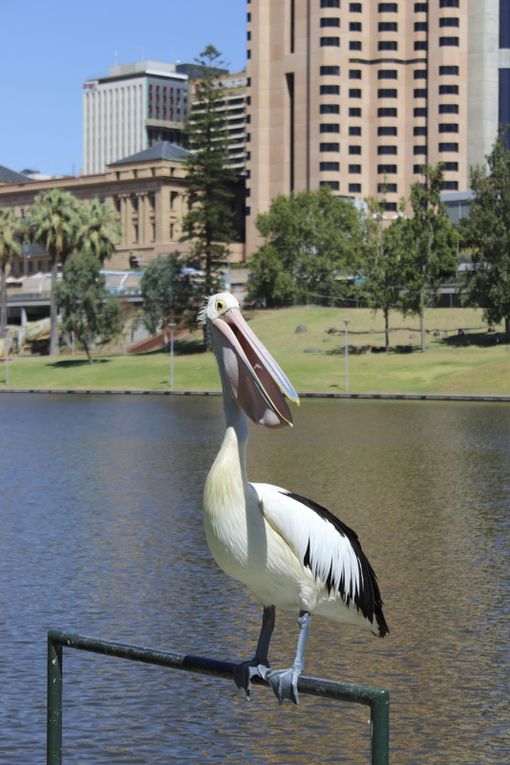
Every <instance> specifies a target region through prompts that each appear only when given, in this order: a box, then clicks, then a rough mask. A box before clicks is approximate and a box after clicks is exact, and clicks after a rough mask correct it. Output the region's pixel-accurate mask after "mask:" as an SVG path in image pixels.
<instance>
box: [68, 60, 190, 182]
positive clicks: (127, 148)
mask: <svg viewBox="0 0 510 765" xmlns="http://www.w3.org/2000/svg"><path fill="white" fill-rule="evenodd" d="M187 118H188V75H187V74H185V73H183V72H178V71H177V67H176V66H175V65H174V64H165V63H161V62H156V61H139V62H138V63H136V64H127V65H124V66H114V67H111V68H110V70H109V72H108V76H106V77H100V78H98V79H95V80H87V81H86V82H85V83H84V85H83V170H82V172H83V174H84V175H90V174H94V173H103V172H104V171H105V169H106V167H107V165H109V164H111V163H112V162H115V161H117V160H119V159H122V158H123V157H126V156H128V155H131V154H135V153H136V152H139V151H143V150H145V149H147V148H149V147H150V146H152V145H153V144H155V143H159V142H161V141H170V142H172V143H178V144H179V143H181V142H182V133H183V129H184V125H185V123H186V120H187Z"/></svg>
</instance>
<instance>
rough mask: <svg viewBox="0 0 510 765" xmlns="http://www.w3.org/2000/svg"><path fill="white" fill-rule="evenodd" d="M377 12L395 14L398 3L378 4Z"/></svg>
mask: <svg viewBox="0 0 510 765" xmlns="http://www.w3.org/2000/svg"><path fill="white" fill-rule="evenodd" d="M377 10H378V11H379V13H397V11H398V3H379V5H378V6H377Z"/></svg>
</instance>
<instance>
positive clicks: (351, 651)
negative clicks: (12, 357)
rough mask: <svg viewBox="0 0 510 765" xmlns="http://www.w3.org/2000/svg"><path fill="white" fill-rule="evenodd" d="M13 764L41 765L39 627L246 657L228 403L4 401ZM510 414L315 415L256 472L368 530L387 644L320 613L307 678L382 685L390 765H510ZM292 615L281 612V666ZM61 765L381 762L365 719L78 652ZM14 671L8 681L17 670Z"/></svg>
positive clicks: (453, 407)
mask: <svg viewBox="0 0 510 765" xmlns="http://www.w3.org/2000/svg"><path fill="white" fill-rule="evenodd" d="M0 423H1V430H2V438H1V439H0V464H1V465H2V509H1V518H2V531H1V533H0V625H1V631H2V635H3V638H4V645H5V646H8V655H9V661H8V662H7V661H6V662H4V663H3V664H2V665H0V667H1V668H0V681H1V684H2V689H3V692H2V695H3V701H2V705H3V712H4V714H3V720H4V724H3V725H2V726H1V727H0V760H2V761H5V762H16V763H20V764H21V765H25V764H26V765H28V764H29V763H30V765H32V763H33V762H37V761H42V760H43V752H44V732H45V690H46V679H45V654H46V646H45V634H46V630H47V629H48V628H49V627H55V626H56V627H62V628H65V629H72V630H76V631H80V632H83V633H86V634H91V635H96V636H101V637H104V638H108V639H112V640H118V641H122V642H131V643H136V644H139V645H148V646H151V647H154V648H160V649H162V650H165V649H173V650H176V651H183V652H185V651H187V652H191V653H198V654H200V653H202V654H205V655H211V656H216V657H218V658H226V659H231V660H234V659H237V658H245V657H246V656H248V655H250V654H251V653H252V651H253V648H254V643H255V640H256V637H257V634H258V630H259V626H260V624H259V621H260V613H259V611H260V609H259V607H258V606H257V605H256V604H255V603H254V601H253V600H252V599H251V598H250V596H249V595H248V594H247V593H246V591H245V590H244V589H243V588H242V587H241V586H240V585H238V584H236V583H235V582H232V581H231V580H229V579H228V578H227V577H226V576H225V575H223V574H222V572H220V571H218V569H217V568H216V566H215V564H214V562H213V561H212V560H211V557H210V555H209V552H208V550H207V547H206V544H205V540H204V537H203V532H202V521H201V515H200V500H201V492H202V486H203V482H204V479H205V475H206V474H207V470H208V469H209V466H210V464H211V462H212V460H213V458H214V456H215V453H216V450H217V448H218V445H219V442H220V440H221V435H222V429H223V423H222V411H221V402H220V401H219V399H199V398H193V399H181V398H166V397H165V398H159V397H154V398H150V397H136V398H135V397H116V396H113V397H110V396H109V397H88V396H87V397H85V396H84V397H80V396H76V397H74V396H61V397H60V396H59V397H56V396H55V397H54V396H19V395H18V396H15V395H11V396H9V395H2V396H0ZM509 434H510V410H509V409H508V407H505V406H503V405H501V406H499V405H484V406H481V405H480V406H479V405H475V404H447V403H441V402H430V403H426V402H419V403H411V402H370V401H353V402H347V401H342V402H339V401H317V400H313V401H305V402H304V403H303V406H302V408H301V409H300V410H299V411H298V413H297V415H296V427H295V428H294V429H293V430H292V431H290V430H288V431H280V432H276V433H271V432H268V431H263V430H260V429H254V430H253V432H252V439H251V441H250V449H249V472H250V476H251V477H252V478H253V479H254V480H264V481H268V482H274V483H277V484H280V485H283V486H286V487H287V488H290V489H293V490H294V491H297V492H299V493H303V494H305V495H308V496H311V497H313V498H314V499H316V500H318V501H320V502H321V503H323V504H325V505H326V506H328V507H330V508H331V509H332V510H333V511H334V512H337V513H338V514H339V515H340V516H341V517H342V519H343V520H344V521H346V522H347V523H349V524H350V525H352V526H354V528H356V530H357V531H358V533H359V535H360V537H361V539H362V541H363V545H364V548H365V549H366V551H367V553H368V555H369V557H370V559H371V560H372V562H373V563H374V566H375V568H376V570H377V572H378V575H379V579H380V583H381V587H382V590H383V595H384V597H385V602H386V607H385V612H386V615H387V618H388V621H389V624H390V628H391V634H390V635H389V637H388V638H386V639H385V640H377V639H375V638H371V637H370V636H365V635H364V634H359V633H358V632H357V631H356V630H355V629H352V628H349V627H341V626H338V625H334V624H331V623H329V622H327V621H325V620H319V619H318V618H317V619H316V620H315V623H314V625H313V627H312V637H311V641H310V646H309V649H308V667H307V670H308V672H309V673H310V674H315V675H321V674H324V675H327V676H330V677H338V678H342V679H344V680H346V681H352V682H365V683H371V684H373V685H379V686H382V687H387V688H389V690H390V691H391V694H392V718H391V725H392V762H393V763H399V764H400V763H401V764H402V765H409V763H452V764H453V763H455V764H457V763H462V765H464V764H472V765H478V764H479V763H484V764H485V763H500V764H501V765H502V764H503V763H505V764H506V763H508V761H509V760H510V740H509V734H508V719H509V711H510V710H509V702H508V686H509V679H510V660H509V656H508V624H509V621H510V620H509V610H510V606H509V603H510V581H509V579H510V577H509V573H508V572H509V566H508V562H509V553H510V519H509V514H508V504H509V499H510V467H509V463H508V447H509V445H510V444H509V441H510V436H509ZM296 635H297V626H296V623H295V618H294V617H292V616H289V615H283V614H279V615H278V616H277V627H276V632H275V636H274V641H273V644H272V660H273V663H274V664H275V665H277V664H281V665H283V664H284V663H288V661H289V660H290V658H291V656H292V654H293V651H294V647H295V640H296ZM64 660H65V685H64V690H65V710H64V715H65V716H64V745H65V752H64V754H65V762H66V763H73V762H76V763H83V762H87V763H104V762H108V763H123V764H125V763H133V764H134V763H136V764H137V765H138V764H139V763H140V764H142V763H158V764H161V765H163V763H170V762H175V763H183V764H184V763H232V764H233V763H236V764H237V763H240V762H243V763H256V764H257V765H259V764H260V765H262V764H264V763H277V764H278V765H286V764H287V763H289V762H292V763H293V765H294V764H296V765H301V764H302V765H305V763H309V762H310V760H311V757H312V755H311V752H313V759H314V761H316V762H317V763H330V762H340V763H350V764H352V763H360V764H361V763H366V762H367V761H368V751H369V730H368V725H367V717H368V713H367V710H366V709H365V708H363V707H355V708H352V707H350V706H346V705H337V706H335V705H332V704H331V703H329V702H325V701H321V700H318V699H311V698H307V697H304V698H303V699H302V704H301V706H300V708H299V709H295V708H293V707H290V705H289V706H287V705H285V706H283V707H279V706H278V705H277V704H276V702H275V701H274V699H273V697H272V694H270V692H269V691H265V690H264V689H259V688H257V689H255V692H254V694H253V701H252V702H251V703H250V704H247V703H245V702H244V700H243V699H242V698H241V697H240V696H239V694H238V692H237V691H236V689H235V688H234V686H233V684H231V683H227V682H225V681H218V680H212V679H208V678H202V677H194V676H189V675H187V674H180V673H173V672H168V671H165V670H162V669H158V668H155V667H145V666H138V665H136V664H132V663H130V662H122V661H120V660H117V661H116V660H113V659H107V658H105V657H99V656H93V655H88V654H80V653H78V652H73V651H67V652H65V654H64ZM14 668H15V670H14Z"/></svg>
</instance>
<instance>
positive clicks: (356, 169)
mask: <svg viewBox="0 0 510 765" xmlns="http://www.w3.org/2000/svg"><path fill="white" fill-rule="evenodd" d="M349 172H350V173H351V175H361V165H349Z"/></svg>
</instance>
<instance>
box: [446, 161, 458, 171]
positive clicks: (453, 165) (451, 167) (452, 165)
mask: <svg viewBox="0 0 510 765" xmlns="http://www.w3.org/2000/svg"><path fill="white" fill-rule="evenodd" d="M458 169H459V163H458V162H443V170H444V171H445V172H454V173H456V172H458Z"/></svg>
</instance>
